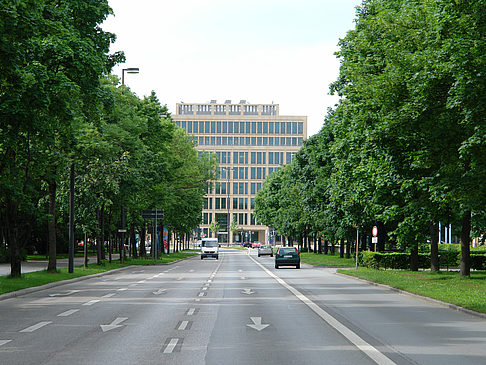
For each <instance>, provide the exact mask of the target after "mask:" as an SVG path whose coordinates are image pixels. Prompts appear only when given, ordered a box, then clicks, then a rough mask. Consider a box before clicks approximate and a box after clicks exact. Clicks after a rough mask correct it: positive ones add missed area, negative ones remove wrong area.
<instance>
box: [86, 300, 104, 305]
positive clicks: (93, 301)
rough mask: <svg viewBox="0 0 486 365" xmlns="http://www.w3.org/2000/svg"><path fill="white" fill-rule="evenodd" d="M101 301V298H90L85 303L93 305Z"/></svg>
mask: <svg viewBox="0 0 486 365" xmlns="http://www.w3.org/2000/svg"><path fill="white" fill-rule="evenodd" d="M99 301H100V300H99V299H95V300H90V301H89V302H86V303H84V304H83V305H93V304H96V303H98V302H99Z"/></svg>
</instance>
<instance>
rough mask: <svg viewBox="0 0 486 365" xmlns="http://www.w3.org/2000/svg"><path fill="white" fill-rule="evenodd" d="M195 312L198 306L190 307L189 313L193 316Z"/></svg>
mask: <svg viewBox="0 0 486 365" xmlns="http://www.w3.org/2000/svg"><path fill="white" fill-rule="evenodd" d="M195 312H196V308H189V310H188V311H187V315H188V316H193V315H194V313H195Z"/></svg>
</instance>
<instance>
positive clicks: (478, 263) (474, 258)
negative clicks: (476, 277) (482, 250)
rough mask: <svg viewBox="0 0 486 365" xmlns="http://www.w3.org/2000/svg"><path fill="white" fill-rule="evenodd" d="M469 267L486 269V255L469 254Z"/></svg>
mask: <svg viewBox="0 0 486 365" xmlns="http://www.w3.org/2000/svg"><path fill="white" fill-rule="evenodd" d="M471 269H474V270H486V255H477V254H476V253H474V254H471Z"/></svg>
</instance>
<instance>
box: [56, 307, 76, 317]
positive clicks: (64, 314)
mask: <svg viewBox="0 0 486 365" xmlns="http://www.w3.org/2000/svg"><path fill="white" fill-rule="evenodd" d="M77 311H79V309H70V310H68V311H65V312H63V313H61V314H58V315H57V316H58V317H67V316H70V315H71V314H74V313H76V312H77Z"/></svg>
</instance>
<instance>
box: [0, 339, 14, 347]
mask: <svg viewBox="0 0 486 365" xmlns="http://www.w3.org/2000/svg"><path fill="white" fill-rule="evenodd" d="M11 341H12V340H0V346H3V345H6V344H7V343H9V342H11Z"/></svg>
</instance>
